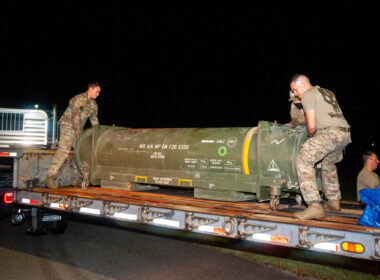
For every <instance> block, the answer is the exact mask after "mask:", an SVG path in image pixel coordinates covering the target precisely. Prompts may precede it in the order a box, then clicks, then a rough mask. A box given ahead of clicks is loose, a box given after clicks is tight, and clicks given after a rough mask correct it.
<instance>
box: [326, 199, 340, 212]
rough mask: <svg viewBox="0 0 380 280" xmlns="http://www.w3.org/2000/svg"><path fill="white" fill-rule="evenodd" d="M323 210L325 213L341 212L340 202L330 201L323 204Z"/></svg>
mask: <svg viewBox="0 0 380 280" xmlns="http://www.w3.org/2000/svg"><path fill="white" fill-rule="evenodd" d="M323 209H324V210H325V211H340V201H339V200H328V201H327V202H326V203H324V204H323Z"/></svg>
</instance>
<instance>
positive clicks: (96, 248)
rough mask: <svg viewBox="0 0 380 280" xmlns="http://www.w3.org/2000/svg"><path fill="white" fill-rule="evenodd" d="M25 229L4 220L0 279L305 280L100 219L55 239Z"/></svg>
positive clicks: (76, 223) (78, 223)
mask: <svg viewBox="0 0 380 280" xmlns="http://www.w3.org/2000/svg"><path fill="white" fill-rule="evenodd" d="M26 227H27V225H26V224H24V225H21V226H14V225H12V224H11V222H10V217H5V218H3V219H1V220H0V279H31V280H32V279H38V280H43V279H160V280H162V279H228V280H231V279H261V280H264V279H284V280H287V279H305V278H302V277H299V276H297V275H295V274H293V273H290V272H288V271H284V270H279V269H275V268H273V267H271V266H268V265H263V264H259V263H256V262H253V261H250V260H246V259H244V258H241V257H238V256H235V255H233V254H228V253H225V252H223V251H220V250H215V249H214V247H213V246H204V245H201V244H200V243H194V242H191V241H189V240H188V238H187V237H184V239H185V240H181V239H182V238H181V236H178V235H177V236H176V237H173V236H171V237H170V236H169V237H167V236H165V235H162V234H161V233H159V234H157V233H152V232H144V231H140V230H138V229H133V228H132V229H125V228H121V227H120V226H117V225H110V224H107V222H105V223H104V221H101V220H100V221H97V220H92V221H91V222H88V221H86V220H81V221H78V220H75V221H73V220H70V221H69V222H68V228H67V229H66V231H65V233H64V234H55V235H54V234H45V235H39V236H32V235H27V234H25V229H26ZM206 243H207V241H206ZM211 243H212V242H211Z"/></svg>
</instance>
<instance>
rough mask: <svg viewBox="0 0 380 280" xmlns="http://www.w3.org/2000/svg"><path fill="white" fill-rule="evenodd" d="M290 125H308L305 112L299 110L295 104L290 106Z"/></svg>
mask: <svg viewBox="0 0 380 280" xmlns="http://www.w3.org/2000/svg"><path fill="white" fill-rule="evenodd" d="M290 123H291V124H292V125H293V126H297V125H304V124H306V121H305V114H304V112H303V110H300V109H298V108H297V107H296V105H294V104H293V103H292V104H291V105H290Z"/></svg>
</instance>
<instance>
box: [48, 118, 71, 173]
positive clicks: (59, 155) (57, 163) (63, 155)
mask: <svg viewBox="0 0 380 280" xmlns="http://www.w3.org/2000/svg"><path fill="white" fill-rule="evenodd" d="M74 138H75V131H74V129H73V128H72V127H70V126H66V125H63V126H61V133H60V137H59V146H58V150H57V152H56V153H55V155H54V157H53V158H52V160H51V163H50V167H49V170H48V176H55V175H57V174H58V170H59V169H60V168H61V166H62V164H63V163H64V162H65V160H66V159H67V158H68V156H69V154H70V151H71V147H72V146H73V143H74Z"/></svg>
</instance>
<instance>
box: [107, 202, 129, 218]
mask: <svg viewBox="0 0 380 280" xmlns="http://www.w3.org/2000/svg"><path fill="white" fill-rule="evenodd" d="M128 208H129V205H126V206H119V205H114V204H112V203H111V202H109V201H104V202H103V213H104V215H112V214H114V213H116V212H122V211H125V210H127V209H128Z"/></svg>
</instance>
